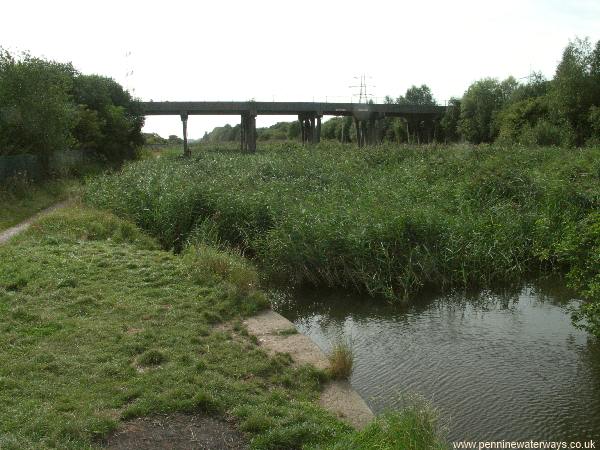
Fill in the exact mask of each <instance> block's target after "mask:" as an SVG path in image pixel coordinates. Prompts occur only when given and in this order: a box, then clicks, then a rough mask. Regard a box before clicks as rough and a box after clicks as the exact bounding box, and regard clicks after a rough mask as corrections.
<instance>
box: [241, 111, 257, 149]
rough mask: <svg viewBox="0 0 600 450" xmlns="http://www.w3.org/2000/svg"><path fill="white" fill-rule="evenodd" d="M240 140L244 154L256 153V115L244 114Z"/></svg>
mask: <svg viewBox="0 0 600 450" xmlns="http://www.w3.org/2000/svg"><path fill="white" fill-rule="evenodd" d="M240 140H241V148H242V151H243V152H249V153H255V152H256V114H252V113H244V114H242V123H241V126H240Z"/></svg>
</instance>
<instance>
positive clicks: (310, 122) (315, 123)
mask: <svg viewBox="0 0 600 450" xmlns="http://www.w3.org/2000/svg"><path fill="white" fill-rule="evenodd" d="M298 121H299V122H300V134H301V136H302V143H303V144H315V143H317V142H319V141H320V140H321V116H317V115H316V114H314V113H301V114H298Z"/></svg>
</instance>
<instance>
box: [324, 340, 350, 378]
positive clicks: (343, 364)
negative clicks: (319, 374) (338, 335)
mask: <svg viewBox="0 0 600 450" xmlns="http://www.w3.org/2000/svg"><path fill="white" fill-rule="evenodd" d="M328 359H329V369H328V372H329V374H330V376H331V377H332V378H333V379H335V380H347V379H348V378H350V375H352V368H353V365H354V353H353V351H352V346H351V344H350V343H348V342H342V341H340V342H337V343H336V344H335V345H334V346H333V348H332V349H331V352H330V353H329V355H328Z"/></svg>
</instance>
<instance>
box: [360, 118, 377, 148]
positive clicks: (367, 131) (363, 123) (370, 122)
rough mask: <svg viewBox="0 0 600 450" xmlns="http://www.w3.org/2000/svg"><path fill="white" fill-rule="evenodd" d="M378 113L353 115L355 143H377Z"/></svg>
mask: <svg viewBox="0 0 600 450" xmlns="http://www.w3.org/2000/svg"><path fill="white" fill-rule="evenodd" d="M381 118H382V117H381V116H380V115H379V114H371V115H369V116H368V117H366V116H359V117H356V116H355V117H354V128H355V130H356V145H358V146H359V147H364V146H365V145H377V144H378V143H379V142H380V141H381V136H380V134H381V133H380V128H381V127H380V123H379V122H380V120H381Z"/></svg>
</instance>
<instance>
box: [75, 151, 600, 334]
mask: <svg viewBox="0 0 600 450" xmlns="http://www.w3.org/2000/svg"><path fill="white" fill-rule="evenodd" d="M86 198H87V200H88V201H89V202H90V203H92V204H94V205H97V206H99V207H102V208H108V209H111V210H113V211H115V212H116V213H117V214H118V215H121V216H123V217H128V218H130V219H131V220H133V221H135V222H136V223H137V224H138V225H140V226H141V227H142V228H143V229H145V230H148V231H149V232H150V233H151V234H152V235H154V236H156V237H157V239H158V240H159V241H160V243H161V245H162V246H163V247H165V248H176V249H181V248H183V247H185V242H186V240H188V239H190V237H191V239H192V240H200V241H209V242H213V243H214V242H219V243H225V244H227V245H229V246H233V247H237V248H240V249H242V250H243V251H244V252H245V254H246V255H247V256H250V257H252V258H254V260H255V261H256V262H257V263H258V264H259V266H260V267H261V269H262V270H263V271H264V272H265V273H266V274H267V275H268V276H270V277H271V278H272V279H281V280H284V281H286V282H291V283H311V284H315V285H328V286H341V287H345V288H356V289H361V290H365V291H367V292H369V293H370V294H373V295H384V296H387V297H390V298H398V297H406V296H410V295H411V294H413V293H415V292H417V291H418V290H419V289H421V288H423V287H424V286H427V285H431V286H436V287H442V288H444V287H451V286H466V285H469V286H476V285H489V284H491V283H495V282H510V281H518V280H519V279H521V278H522V277H524V276H529V275H532V274H534V275H535V274H537V273H540V272H547V271H552V270H555V271H558V272H561V273H568V274H569V275H568V276H569V279H570V282H571V284H572V285H573V286H575V287H576V288H577V289H579V291H580V292H582V293H583V294H584V295H586V296H588V297H589V298H591V299H594V298H597V297H598V295H599V294H600V276H599V275H598V267H599V266H600V264H597V263H598V260H599V258H600V256H598V253H599V251H598V249H599V248H600V231H599V229H600V228H599V227H600V215H599V213H598V210H599V207H600V149H597V148H596V149H591V148H589V149H561V148H532V149H526V148H516V147H515V148H505V147H500V146H479V147H467V146H453V147H445V146H439V147H427V148H423V147H398V146H382V147H378V148H367V149H362V150H359V149H356V148H353V147H344V146H340V145H337V144H327V143H326V144H321V145H319V146H317V147H315V148H312V149H306V148H302V147H300V146H298V145H295V144H279V145H271V146H268V147H266V148H265V149H264V150H263V151H261V152H259V153H258V154H256V155H243V154H239V153H236V152H232V151H225V150H216V151H201V152H196V153H195V156H194V157H193V158H192V159H191V160H189V161H186V160H183V159H180V158H175V157H171V158H168V157H163V158H160V159H158V160H148V161H143V162H138V163H133V164H131V165H129V166H127V167H125V168H124V169H123V170H122V171H121V172H120V173H118V174H116V175H114V176H108V177H104V178H99V179H97V180H96V181H95V182H94V183H93V185H92V186H91V188H90V189H89V190H88V192H87V195H86ZM588 308H591V309H589V310H588V312H589V311H591V312H592V313H593V312H594V311H593V308H595V306H594V305H590V306H588ZM593 318H594V315H593V314H592V315H589V314H588V320H589V319H592V322H589V323H591V325H592V327H593V325H594V323H593ZM596 331H597V332H599V331H600V327H598V323H596Z"/></svg>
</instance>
